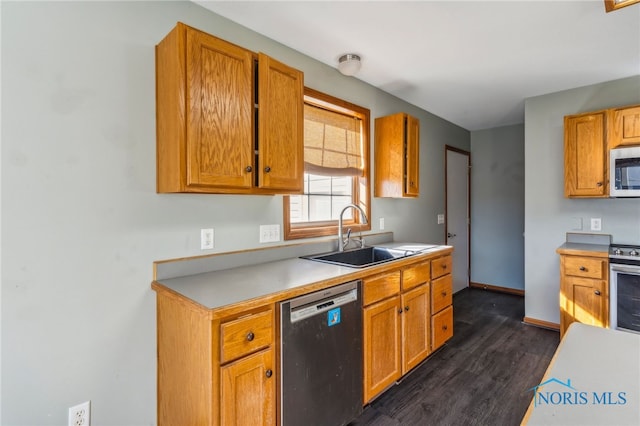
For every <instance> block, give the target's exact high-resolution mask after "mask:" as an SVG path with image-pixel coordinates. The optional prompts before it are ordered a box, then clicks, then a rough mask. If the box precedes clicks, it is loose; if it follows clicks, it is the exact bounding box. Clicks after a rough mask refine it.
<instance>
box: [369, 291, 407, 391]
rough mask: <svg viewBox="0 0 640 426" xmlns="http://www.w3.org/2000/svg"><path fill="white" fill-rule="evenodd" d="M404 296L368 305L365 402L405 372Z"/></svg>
mask: <svg viewBox="0 0 640 426" xmlns="http://www.w3.org/2000/svg"><path fill="white" fill-rule="evenodd" d="M400 311H401V308H400V296H395V297H392V298H390V299H386V300H383V301H382V302H379V303H376V304H374V305H371V306H369V307H365V308H364V316H363V322H364V335H363V343H364V345H363V350H364V398H363V399H364V402H365V403H367V402H369V401H370V400H371V399H372V398H373V397H374V396H376V395H378V394H379V393H380V392H382V391H383V390H385V389H386V388H387V387H389V386H390V385H391V384H392V383H394V382H395V381H396V380H398V379H399V378H400V375H401V373H402V365H401V355H400V314H399V312H400Z"/></svg>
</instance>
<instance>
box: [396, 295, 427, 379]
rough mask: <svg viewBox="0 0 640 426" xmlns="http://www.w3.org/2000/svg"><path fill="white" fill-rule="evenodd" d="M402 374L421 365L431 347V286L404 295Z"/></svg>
mask: <svg viewBox="0 0 640 426" xmlns="http://www.w3.org/2000/svg"><path fill="white" fill-rule="evenodd" d="M401 299H402V309H403V313H402V374H406V373H408V372H409V371H410V370H411V369H412V368H413V367H415V366H416V365H418V364H420V363H421V362H422V361H423V360H424V359H425V358H426V357H427V355H429V353H430V352H431V350H430V348H431V346H430V345H429V329H430V325H429V317H430V315H429V284H428V283H427V284H423V285H421V286H420V287H417V288H415V289H413V290H410V291H408V292H406V293H403V294H402V297H401Z"/></svg>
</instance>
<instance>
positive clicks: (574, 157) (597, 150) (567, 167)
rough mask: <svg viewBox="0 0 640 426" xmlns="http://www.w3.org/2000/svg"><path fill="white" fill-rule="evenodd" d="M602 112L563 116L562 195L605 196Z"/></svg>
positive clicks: (605, 171) (606, 193)
mask: <svg viewBox="0 0 640 426" xmlns="http://www.w3.org/2000/svg"><path fill="white" fill-rule="evenodd" d="M605 115H606V114H605V112H604V111H601V112H594V113H588V114H579V115H572V116H566V117H565V118H564V195H565V197H606V196H607V195H608V192H609V191H608V184H607V172H608V170H609V168H608V165H607V144H606V142H605Z"/></svg>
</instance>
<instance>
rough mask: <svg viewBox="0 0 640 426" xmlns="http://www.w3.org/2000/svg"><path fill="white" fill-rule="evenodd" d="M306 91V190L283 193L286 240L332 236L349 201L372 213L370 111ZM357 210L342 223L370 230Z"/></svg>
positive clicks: (306, 89) (344, 217) (350, 212)
mask: <svg viewBox="0 0 640 426" xmlns="http://www.w3.org/2000/svg"><path fill="white" fill-rule="evenodd" d="M304 94H305V96H304V193H303V194H301V195H289V196H285V197H284V238H285V239H286V240H291V239H296V238H309V237H318V236H323V235H336V234H337V233H338V216H339V215H340V212H341V211H342V209H343V208H344V207H345V206H346V205H347V204H351V203H353V204H356V205H359V206H360V207H362V208H363V210H364V211H365V212H366V213H367V217H370V216H371V208H370V205H369V199H370V196H369V110H368V109H366V108H362V107H360V106H357V105H353V104H351V103H348V102H346V101H343V100H341V99H338V98H334V97H333V96H329V95H326V94H324V93H320V92H318V91H315V90H313V89H309V88H305V90H304ZM356 213H357V212H356V211H355V210H354V209H348V210H347V211H345V213H344V216H343V222H344V225H345V226H352V227H353V231H354V232H357V231H361V230H369V229H371V225H370V224H366V225H361V224H360V215H359V214H356ZM369 222H370V221H369Z"/></svg>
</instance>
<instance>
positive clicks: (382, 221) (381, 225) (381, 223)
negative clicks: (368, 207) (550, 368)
mask: <svg viewBox="0 0 640 426" xmlns="http://www.w3.org/2000/svg"><path fill="white" fill-rule="evenodd" d="M383 229H384V217H381V218H380V230H383Z"/></svg>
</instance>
